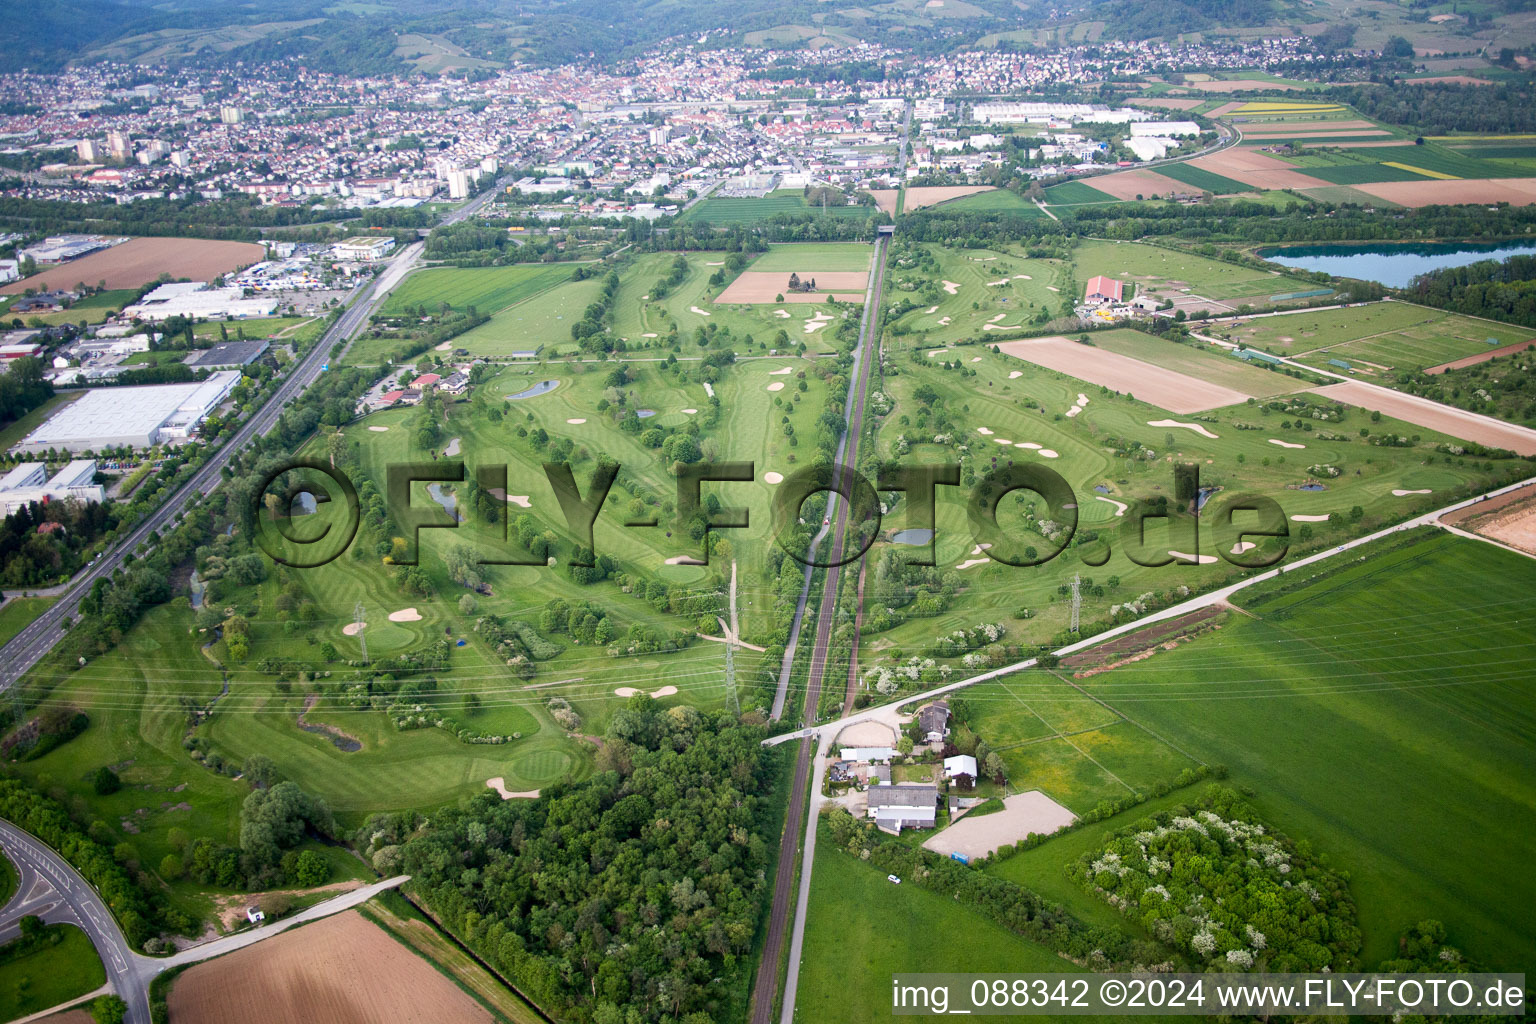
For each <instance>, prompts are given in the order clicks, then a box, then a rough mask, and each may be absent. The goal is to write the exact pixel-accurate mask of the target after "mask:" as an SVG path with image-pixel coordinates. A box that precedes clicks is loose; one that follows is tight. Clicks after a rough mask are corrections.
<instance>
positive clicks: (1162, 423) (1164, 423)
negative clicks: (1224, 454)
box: [1147, 420, 1217, 440]
mask: <svg viewBox="0 0 1536 1024" xmlns="http://www.w3.org/2000/svg"><path fill="white" fill-rule="evenodd" d="M1147 426H1149V427H1183V428H1184V429H1185V430H1193V431H1194V432H1195V433H1197V434H1199V435H1200V436H1201V437H1209V438H1211V439H1212V440H1215V439H1216V437H1217V435H1215V434H1213V433H1211V432H1210V431H1209V430H1206V429H1205V428H1204V427H1202V426H1201V425H1200V424H1198V423H1181V422H1179V421H1178V420H1147Z"/></svg>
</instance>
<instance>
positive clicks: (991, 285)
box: [987, 277, 1008, 288]
mask: <svg viewBox="0 0 1536 1024" xmlns="http://www.w3.org/2000/svg"><path fill="white" fill-rule="evenodd" d="M1007 283H1008V279H1007V278H1006V277H1005V278H1003V279H1002V280H1001V281H988V282H987V287H988V288H996V287H998V286H999V285H1005V284H1007Z"/></svg>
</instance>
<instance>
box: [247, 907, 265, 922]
mask: <svg viewBox="0 0 1536 1024" xmlns="http://www.w3.org/2000/svg"><path fill="white" fill-rule="evenodd" d="M245 919H246V920H247V921H249V922H251V924H260V923H261V922H263V921H265V920H266V919H267V915H266V914H263V913H262V912H261V910H260V908H257V907H246V908H245Z"/></svg>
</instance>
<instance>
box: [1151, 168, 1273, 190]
mask: <svg viewBox="0 0 1536 1024" xmlns="http://www.w3.org/2000/svg"><path fill="white" fill-rule="evenodd" d="M1157 173H1158V174H1161V175H1162V176H1163V177H1165V178H1172V179H1173V180H1174V181H1182V182H1183V183H1184V184H1186V185H1193V186H1194V187H1195V188H1198V189H1204V190H1205V191H1207V192H1214V193H1215V194H1216V195H1219V196H1223V195H1234V194H1236V193H1239V192H1252V191H1253V186H1252V185H1247V184H1244V183H1243V182H1241V181H1235V180H1233V179H1232V178H1228V177H1227V176H1225V175H1222V174H1216V173H1215V172H1214V171H1207V170H1205V169H1204V168H1201V167H1196V166H1194V165H1193V164H1159V165H1158V166H1157Z"/></svg>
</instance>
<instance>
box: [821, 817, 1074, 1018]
mask: <svg viewBox="0 0 1536 1024" xmlns="http://www.w3.org/2000/svg"><path fill="white" fill-rule="evenodd" d="M944 935H948V936H964V937H965V941H964V942H938V941H935V938H936V937H937V936H944ZM855 965H856V966H855ZM1076 969H1077V968H1075V967H1074V966H1073V964H1072V963H1071V962H1070V961H1067V960H1063V959H1062V958H1060V957H1058V956H1057V955H1056V954H1055V953H1053V952H1051V951H1050V950H1049V949H1046V948H1045V947H1044V946H1041V945H1038V944H1037V943H1033V942H1030V941H1029V940H1027V939H1024V938H1021V937H1020V936H1017V935H1014V934H1013V933H1012V932H1009V931H1007V930H1006V929H1004V928H1003V927H1002V926H1000V925H998V924H996V923H994V922H993V921H991V920H989V919H987V918H986V917H983V916H982V915H981V914H979V913H977V912H976V911H973V910H971V909H970V908H968V907H962V906H958V905H956V903H955V901H954V900H952V899H948V898H946V897H944V896H941V895H939V894H937V893H933V892H928V891H926V890H924V889H920V888H918V887H917V886H915V885H912V884H910V883H908V884H904V885H893V884H892V883H891V882H889V881H888V880H887V879H886V877H885V874H884V873H882V872H880V871H878V870H876V869H875V868H873V867H871V866H870V865H868V864H865V863H862V862H861V861H859V860H858V858H856V857H854V856H853V855H851V854H849V853H846V852H845V851H843V850H840V849H838V847H837V845H836V843H834V842H833V841H832V838H831V836H830V834H829V832H828V830H827V829H826V828H825V827H824V826H823V827H822V829H821V834H820V836H819V837H818V840H817V843H816V860H815V867H814V870H813V872H812V875H811V899H810V908H809V911H808V913H807V916H806V922H805V948H804V959H803V961H802V963H801V966H800V983H799V992H798V995H797V998H796V1002H795V1008H796V1015H797V1017H798V1018H799V1019H801V1020H806V1021H812V1020H838V1021H846V1022H848V1024H861V1022H874V1021H883V1020H887V1019H889V1018H890V1016H891V1009H890V1007H891V975H892V974H894V973H896V972H898V971H913V972H942V971H955V972H966V973H979V972H986V971H1002V972H1009V973H1019V972H1029V971H1049V972H1072V971H1074V970H1076ZM905 1019H909V1020H914V1021H937V1020H941V1019H944V1018H943V1017H941V1016H938V1015H934V1016H921V1015H919V1016H913V1017H909V1018H905ZM1084 1019H1087V1018H1084Z"/></svg>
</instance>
